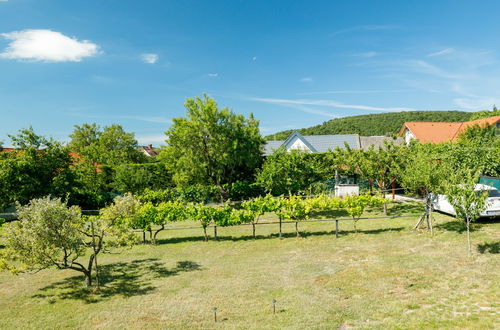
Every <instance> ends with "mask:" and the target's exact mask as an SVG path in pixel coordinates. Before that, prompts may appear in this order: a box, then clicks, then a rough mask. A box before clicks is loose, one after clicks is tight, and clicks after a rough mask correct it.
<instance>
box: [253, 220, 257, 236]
mask: <svg viewBox="0 0 500 330" xmlns="http://www.w3.org/2000/svg"><path fill="white" fill-rule="evenodd" d="M252 232H253V239H256V238H257V237H256V236H255V223H253V222H252Z"/></svg>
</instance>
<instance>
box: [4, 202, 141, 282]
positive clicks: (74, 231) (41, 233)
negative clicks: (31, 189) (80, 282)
mask: <svg viewBox="0 0 500 330" xmlns="http://www.w3.org/2000/svg"><path fill="white" fill-rule="evenodd" d="M117 203H119V202H118V201H117ZM103 213H106V214H109V212H107V211H103ZM17 214H18V217H19V221H15V222H11V223H9V224H8V225H6V226H5V229H4V235H5V241H6V248H5V249H4V250H3V251H2V252H1V261H0V265H1V266H2V267H3V268H6V269H8V270H10V271H12V272H14V273H19V272H30V271H38V270H41V269H45V268H49V267H56V268H58V269H72V270H75V271H78V272H82V273H83V274H84V276H85V282H86V284H87V286H88V287H90V286H91V285H92V273H93V270H94V266H96V265H97V255H98V254H99V253H100V252H103V251H104V250H108V249H109V248H111V247H113V246H116V245H123V244H125V243H128V242H130V241H131V240H130V239H131V236H130V235H128V231H127V230H126V229H124V227H123V226H120V223H117V222H116V221H115V220H116V217H115V216H113V217H109V216H101V217H98V218H97V217H82V215H81V211H80V208H79V207H77V206H71V207H68V206H67V204H66V203H65V202H63V201H61V199H51V198H50V197H44V198H40V199H34V200H32V201H31V202H30V203H29V204H28V205H26V206H21V205H18V210H17ZM89 250H90V251H89ZM86 255H87V256H88V260H87V262H86V263H85V262H83V261H80V260H81V259H83V258H84V257H85V256H86Z"/></svg>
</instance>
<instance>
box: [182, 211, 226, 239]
mask: <svg viewBox="0 0 500 330" xmlns="http://www.w3.org/2000/svg"><path fill="white" fill-rule="evenodd" d="M189 212H190V214H191V216H192V217H193V219H194V220H197V221H199V222H200V224H201V226H202V227H203V234H204V235H205V242H207V241H208V234H207V228H208V226H210V224H212V223H215V224H218V225H220V226H225V225H228V223H227V222H226V221H230V219H229V218H230V209H229V207H227V206H224V207H216V206H206V205H202V204H191V206H190V208H189Z"/></svg>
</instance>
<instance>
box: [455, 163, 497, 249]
mask: <svg viewBox="0 0 500 330" xmlns="http://www.w3.org/2000/svg"><path fill="white" fill-rule="evenodd" d="M451 178H452V180H450V183H449V184H448V187H447V189H446V194H447V198H448V201H449V202H450V204H451V205H452V206H453V208H454V209H455V213H456V216H457V218H459V219H460V220H462V221H464V222H465V225H466V226H467V246H468V249H469V254H471V253H472V248H471V241H470V225H471V223H472V222H473V221H475V220H476V219H477V218H479V216H480V214H481V212H483V211H484V210H485V209H486V207H487V204H486V198H487V197H488V192H487V191H477V190H475V187H476V183H477V182H478V180H479V173H473V172H471V171H468V170H465V171H460V172H459V173H456V174H455V175H453V176H452V177H451Z"/></svg>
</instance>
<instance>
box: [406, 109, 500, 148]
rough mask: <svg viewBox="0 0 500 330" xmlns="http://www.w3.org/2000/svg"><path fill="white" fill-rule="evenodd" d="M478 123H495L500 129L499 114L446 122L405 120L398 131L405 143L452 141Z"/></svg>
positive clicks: (484, 124)
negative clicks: (460, 121) (458, 121)
mask: <svg viewBox="0 0 500 330" xmlns="http://www.w3.org/2000/svg"><path fill="white" fill-rule="evenodd" d="M474 125H478V126H480V127H490V126H493V125H496V127H497V128H499V129H500V116H494V117H489V118H483V119H478V120H471V121H466V122H462V123H447V122H405V123H404V124H403V126H402V127H401V130H400V131H399V134H398V136H402V137H404V139H405V142H406V143H410V141H411V140H417V141H419V142H421V143H443V142H454V141H456V140H457V138H458V136H459V135H460V134H461V133H462V132H464V131H465V130H467V129H468V128H470V127H472V126H474Z"/></svg>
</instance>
